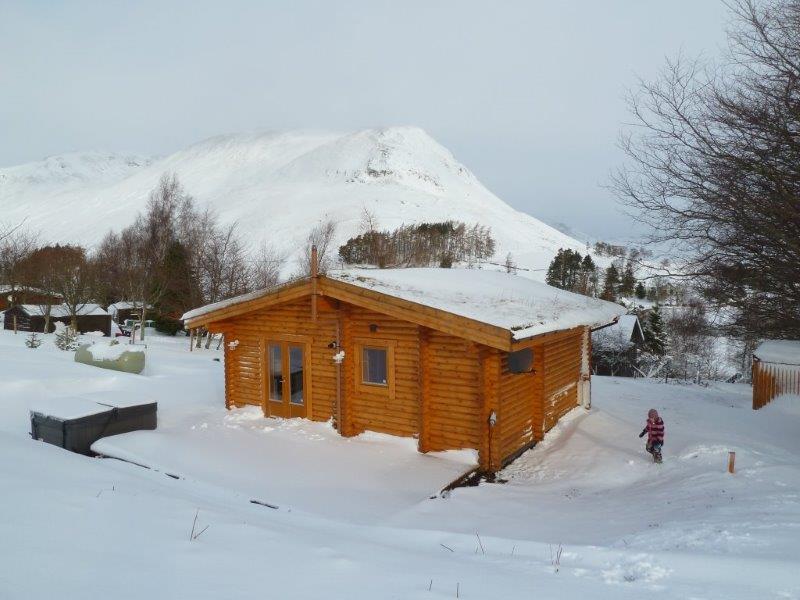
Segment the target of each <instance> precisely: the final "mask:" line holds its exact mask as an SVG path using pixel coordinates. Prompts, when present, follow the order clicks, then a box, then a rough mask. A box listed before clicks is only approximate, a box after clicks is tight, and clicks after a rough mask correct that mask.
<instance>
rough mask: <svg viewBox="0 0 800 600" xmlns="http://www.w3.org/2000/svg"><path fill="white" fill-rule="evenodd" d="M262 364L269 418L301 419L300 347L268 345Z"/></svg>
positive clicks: (302, 353) (302, 378)
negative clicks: (264, 366)
mask: <svg viewBox="0 0 800 600" xmlns="http://www.w3.org/2000/svg"><path fill="white" fill-rule="evenodd" d="M266 362H267V410H268V414H269V416H271V417H305V416H306V402H305V394H306V372H305V350H304V346H303V345H302V344H297V343H293V342H278V341H271V342H268V343H267V356H266Z"/></svg>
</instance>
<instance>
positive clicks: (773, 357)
mask: <svg viewBox="0 0 800 600" xmlns="http://www.w3.org/2000/svg"><path fill="white" fill-rule="evenodd" d="M753 356H755V357H756V358H758V359H759V360H763V361H765V362H774V363H782V364H786V365H800V340H766V341H764V342H761V344H759V346H758V348H756V350H755V352H753Z"/></svg>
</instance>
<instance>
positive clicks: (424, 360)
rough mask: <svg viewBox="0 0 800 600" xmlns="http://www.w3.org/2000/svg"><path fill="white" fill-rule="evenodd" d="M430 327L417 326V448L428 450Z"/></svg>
mask: <svg viewBox="0 0 800 600" xmlns="http://www.w3.org/2000/svg"><path fill="white" fill-rule="evenodd" d="M430 345H431V343H430V329H428V328H427V327H420V328H419V440H417V449H418V450H419V451H420V452H428V451H430V449H431V443H430V413H431V410H430V405H431V390H430V388H431V375H430V354H431V352H430Z"/></svg>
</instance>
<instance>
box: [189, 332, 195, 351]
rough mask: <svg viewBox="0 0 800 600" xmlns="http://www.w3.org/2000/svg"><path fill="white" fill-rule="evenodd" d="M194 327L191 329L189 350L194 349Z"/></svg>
mask: <svg viewBox="0 0 800 600" xmlns="http://www.w3.org/2000/svg"><path fill="white" fill-rule="evenodd" d="M193 346H194V327H192V328H190V329H189V352H192V351H193V350H194V348H193Z"/></svg>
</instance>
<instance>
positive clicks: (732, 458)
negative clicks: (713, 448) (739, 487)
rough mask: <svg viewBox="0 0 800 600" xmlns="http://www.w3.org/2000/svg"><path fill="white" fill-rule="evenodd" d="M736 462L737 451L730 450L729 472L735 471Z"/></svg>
mask: <svg viewBox="0 0 800 600" xmlns="http://www.w3.org/2000/svg"><path fill="white" fill-rule="evenodd" d="M735 462H736V452H728V473H730V474H733V473H735V470H734V466H733V464H734V463H735Z"/></svg>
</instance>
